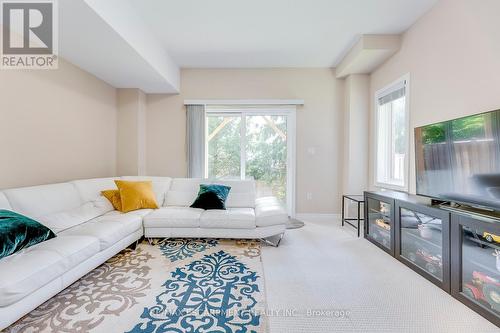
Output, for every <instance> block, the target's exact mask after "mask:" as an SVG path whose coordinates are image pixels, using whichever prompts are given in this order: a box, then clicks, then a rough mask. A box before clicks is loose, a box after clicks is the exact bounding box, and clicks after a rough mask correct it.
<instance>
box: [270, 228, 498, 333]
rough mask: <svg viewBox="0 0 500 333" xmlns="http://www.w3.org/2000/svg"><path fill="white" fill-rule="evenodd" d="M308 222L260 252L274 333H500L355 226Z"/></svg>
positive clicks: (271, 330) (271, 326)
mask: <svg viewBox="0 0 500 333" xmlns="http://www.w3.org/2000/svg"><path fill="white" fill-rule="evenodd" d="M305 222H306V225H305V226H304V227H303V228H301V229H296V230H287V232H286V235H285V237H284V238H283V240H282V242H281V245H280V247H279V248H272V247H264V248H263V251H262V260H263V263H264V275H265V280H266V290H267V303H268V314H269V316H268V320H269V327H270V332H273V333H278V332H283V333H285V332H286V333H293V332H311V333H313V332H399V333H401V332H425V333H433V332H436V333H437V332H453V333H457V332H464V333H465V332H468V333H470V332H474V333H483V332H484V333H485V332H500V329H498V328H497V327H495V326H494V325H493V324H491V323H490V322H488V321H487V320H486V319H484V318H483V317H481V316H480V315H478V314H476V313H475V312H473V311H472V310H470V309H469V308H467V307H466V306H464V305H463V304H462V303H460V302H458V301H457V300H455V299H454V298H452V297H451V296H450V295H448V294H447V293H445V292H444V291H442V290H441V289H439V288H438V287H436V286H435V285H433V284H432V283H430V282H429V281H427V280H426V279H424V278H423V277H421V276H419V275H418V274H416V273H415V272H414V271H412V270H411V269H409V268H407V267H406V266H404V265H403V264H401V263H400V262H398V261H397V260H396V259H394V258H392V257H390V256H389V255H387V254H386V253H385V252H383V251H382V250H380V249H379V248H377V247H376V246H375V245H372V244H371V243H370V242H368V241H366V240H364V239H363V238H359V239H358V238H357V237H356V234H355V231H354V229H353V228H351V227H349V226H346V227H343V228H342V227H340V221H338V220H333V219H330V220H329V219H324V220H323V221H307V220H306V221H305ZM313 310H316V311H314V312H313ZM287 311H288V312H287ZM328 311H329V312H328Z"/></svg>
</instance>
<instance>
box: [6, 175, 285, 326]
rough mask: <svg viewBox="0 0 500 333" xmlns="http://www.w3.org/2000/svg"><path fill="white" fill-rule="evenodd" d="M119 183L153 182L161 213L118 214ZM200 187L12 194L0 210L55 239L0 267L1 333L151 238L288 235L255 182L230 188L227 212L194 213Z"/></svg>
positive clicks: (63, 188) (69, 188)
mask: <svg viewBox="0 0 500 333" xmlns="http://www.w3.org/2000/svg"><path fill="white" fill-rule="evenodd" d="M115 179H125V180H151V181H152V184H153V190H154V192H155V195H156V199H157V202H158V205H159V206H161V207H160V208H159V209H155V210H151V209H143V210H137V211H133V212H129V213H125V214H123V213H120V212H118V211H115V210H113V207H112V205H111V204H110V203H109V202H108V200H107V199H105V198H104V197H103V196H101V191H102V190H106V189H113V188H116V186H115V184H114V180H115ZM201 183H204V184H206V183H215V182H214V181H210V180H203V179H186V178H176V179H171V178H168V177H119V178H99V179H86V180H75V181H72V182H68V183H60V184H51V185H42V186H34V187H24V188H17V189H8V190H4V191H1V192H0V209H8V210H12V211H15V212H18V213H20V214H24V215H26V216H29V217H31V218H33V219H35V220H37V221H39V222H41V223H42V224H44V225H46V226H47V227H49V228H50V229H52V230H53V231H54V232H55V233H56V234H57V237H55V238H53V239H50V240H48V241H45V242H42V243H40V244H37V245H34V246H32V247H29V248H26V249H23V250H21V251H19V252H17V253H15V254H13V255H10V256H8V257H5V258H2V259H0V330H1V329H3V328H5V327H7V326H8V325H10V324H12V323H13V322H15V321H16V320H17V319H19V318H21V317H22V316H23V315H25V314H26V313H28V312H29V311H31V310H33V309H34V308H36V307H37V306H38V305H40V304H42V303H43V302H45V301H46V300H48V299H49V298H51V297H52V296H54V295H55V294H57V293H58V292H59V291H61V290H63V289H64V288H66V287H67V286H69V285H70V284H71V283H73V282H74V281H76V280H77V279H79V278H80V277H82V276H83V275H85V274H86V273H88V272H89V271H91V270H92V269H94V268H95V267H97V266H99V265H100V264H102V263H103V262H105V261H106V260H107V259H109V258H110V257H112V256H113V255H115V254H117V253H118V252H120V251H121V250H123V249H124V248H126V247H127V246H129V245H131V244H133V243H134V242H136V241H137V240H139V239H140V238H141V237H142V236H145V237H147V238H158V237H160V238H168V237H193V238H194V237H204V238H249V239H253V238H255V239H257V238H265V237H269V236H273V235H283V233H284V231H285V224H286V222H287V220H288V217H287V214H286V211H285V210H284V209H283V208H282V207H281V206H280V205H279V203H278V201H277V200H276V199H275V198H272V197H269V198H259V199H256V198H255V183H254V182H253V181H236V180H235V181H217V182H216V183H218V184H225V185H229V186H231V191H230V194H229V197H228V200H227V202H226V206H227V210H225V211H224V210H208V211H205V210H202V209H196V208H190V207H189V205H191V203H192V202H193V201H194V199H195V198H196V195H197V193H198V189H199V185H200V184H201Z"/></svg>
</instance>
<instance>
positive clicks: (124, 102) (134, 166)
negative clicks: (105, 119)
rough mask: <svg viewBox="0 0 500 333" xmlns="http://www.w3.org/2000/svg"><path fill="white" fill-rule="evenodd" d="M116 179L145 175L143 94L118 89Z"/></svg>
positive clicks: (144, 108) (133, 90)
mask: <svg viewBox="0 0 500 333" xmlns="http://www.w3.org/2000/svg"><path fill="white" fill-rule="evenodd" d="M116 102H117V112H118V115H117V135H118V142H117V148H116V149H117V156H116V172H117V176H142V175H145V174H146V133H145V131H146V107H147V106H146V94H144V93H143V92H142V91H141V90H139V89H117V99H116Z"/></svg>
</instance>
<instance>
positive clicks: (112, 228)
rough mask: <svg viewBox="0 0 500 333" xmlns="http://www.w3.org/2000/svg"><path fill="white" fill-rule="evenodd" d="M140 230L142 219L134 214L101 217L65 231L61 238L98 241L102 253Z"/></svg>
mask: <svg viewBox="0 0 500 333" xmlns="http://www.w3.org/2000/svg"><path fill="white" fill-rule="evenodd" d="M140 229H142V218H141V217H140V216H139V215H136V214H121V215H103V216H100V217H98V218H95V219H93V220H91V221H88V222H86V223H83V224H81V225H78V226H76V227H73V228H70V229H67V230H65V231H63V232H61V233H60V235H62V236H91V237H95V238H97V239H99V243H100V250H101V251H103V250H105V249H107V248H108V247H110V246H112V245H114V244H115V243H117V242H118V241H120V240H122V239H123V238H125V237H127V236H128V235H130V234H132V233H134V232H136V231H137V230H140Z"/></svg>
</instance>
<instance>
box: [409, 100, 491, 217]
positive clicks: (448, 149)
mask: <svg viewBox="0 0 500 333" xmlns="http://www.w3.org/2000/svg"><path fill="white" fill-rule="evenodd" d="M415 153H416V173H417V194H420V195H425V196H430V197H434V198H439V199H443V200H447V201H453V202H458V203H466V204H470V205H473V206H482V207H486V208H492V209H495V210H499V209H500V110H497V111H491V112H486V113H481V114H477V115H472V116H468V117H464V118H459V119H454V120H450V121H445V122H441V123H436V124H432V125H427V126H422V127H418V128H416V129H415Z"/></svg>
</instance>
